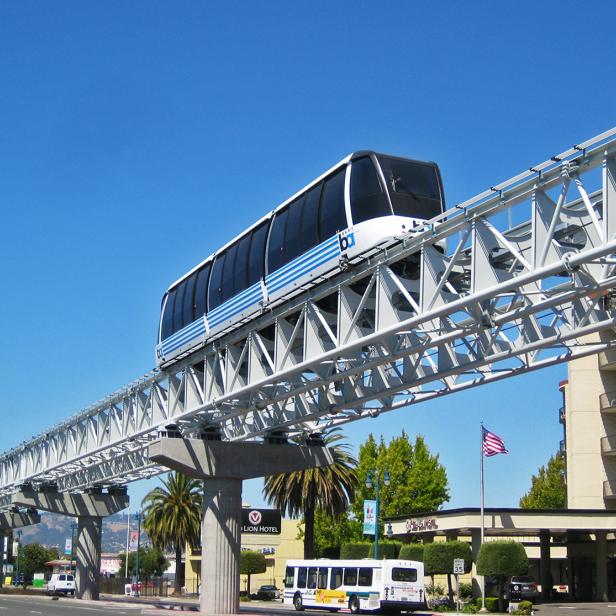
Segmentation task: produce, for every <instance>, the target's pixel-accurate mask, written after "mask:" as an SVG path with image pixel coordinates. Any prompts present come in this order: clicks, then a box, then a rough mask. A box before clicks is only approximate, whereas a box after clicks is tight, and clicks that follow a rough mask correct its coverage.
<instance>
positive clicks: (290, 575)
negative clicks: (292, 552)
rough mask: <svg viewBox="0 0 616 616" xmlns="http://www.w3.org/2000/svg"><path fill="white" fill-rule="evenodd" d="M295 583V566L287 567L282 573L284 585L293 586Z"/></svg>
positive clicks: (286, 586)
mask: <svg viewBox="0 0 616 616" xmlns="http://www.w3.org/2000/svg"><path fill="white" fill-rule="evenodd" d="M294 583H295V567H287V569H286V571H285V574H284V587H285V588H293V584H294Z"/></svg>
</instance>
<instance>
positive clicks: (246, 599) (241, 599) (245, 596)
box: [240, 595, 251, 603]
mask: <svg viewBox="0 0 616 616" xmlns="http://www.w3.org/2000/svg"><path fill="white" fill-rule="evenodd" d="M250 600H251V599H250V595H240V601H241V602H242V603H244V602H246V601H250Z"/></svg>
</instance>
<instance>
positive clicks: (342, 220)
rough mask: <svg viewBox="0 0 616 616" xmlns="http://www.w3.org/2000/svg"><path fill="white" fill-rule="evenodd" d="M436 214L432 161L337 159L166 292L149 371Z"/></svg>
mask: <svg viewBox="0 0 616 616" xmlns="http://www.w3.org/2000/svg"><path fill="white" fill-rule="evenodd" d="M443 210H444V195H443V186H442V181H441V175H440V172H439V168H438V166H437V165H436V164H435V163H432V162H422V161H417V160H410V159H406V158H398V157H395V156H389V155H385V154H377V153H376V152H370V151H362V152H356V153H354V154H351V155H349V156H347V157H346V158H344V159H343V160H342V161H340V162H339V163H338V164H337V165H335V166H334V167H332V168H331V169H329V170H328V171H327V172H325V173H324V174H323V175H321V176H320V177H318V178H317V179H316V180H314V181H313V182H311V183H310V184H308V186H306V187H305V188H303V189H302V190H300V191H299V192H298V193H296V194H295V195H293V196H292V197H291V198H290V199H288V200H287V201H285V202H284V203H282V204H281V205H280V206H279V207H277V208H276V209H275V210H273V211H272V212H270V213H269V214H267V215H266V216H264V217H263V218H262V219H261V220H259V221H258V222H257V223H255V224H254V225H253V226H252V227H250V228H249V229H248V230H246V231H245V232H243V233H242V234H241V235H239V236H238V237H236V238H235V239H233V240H232V241H231V242H229V243H228V244H226V245H225V246H223V247H222V248H220V249H219V250H218V251H216V252H215V253H214V254H213V255H211V256H209V257H208V258H207V259H205V261H203V262H202V263H201V264H199V265H198V266H197V267H195V268H194V269H193V270H191V271H190V272H188V273H187V274H186V275H185V276H183V277H182V278H180V279H179V280H177V281H176V282H174V283H173V284H172V285H171V286H170V287H169V289H168V290H167V292H166V293H165V295H164V297H163V300H162V309H161V318H160V325H159V330H158V344H157V346H156V360H157V364H158V365H159V366H160V367H163V366H165V365H167V364H169V363H171V362H173V361H174V360H176V359H177V358H178V357H180V356H182V355H184V354H186V353H187V352H188V351H191V350H193V349H194V348H196V347H198V346H201V345H203V344H205V343H206V342H207V341H208V340H209V339H210V338H212V337H215V336H216V335H218V334H220V333H221V332H223V331H225V330H228V329H229V328H231V327H233V326H234V325H235V324H236V323H238V322H240V321H244V320H246V319H250V318H251V317H252V316H253V315H256V314H257V313H259V312H260V311H261V310H262V309H263V308H264V307H265V306H269V305H272V304H275V303H278V302H279V301H282V300H283V299H285V298H286V297H288V296H290V295H293V294H294V293H295V292H297V291H298V290H299V289H301V288H304V287H305V286H307V285H309V284H311V283H314V282H315V280H316V279H319V280H322V279H323V278H327V277H328V276H333V275H334V274H335V273H336V272H337V271H339V269H340V268H341V267H346V266H347V265H348V263H349V261H352V260H354V259H356V258H358V257H361V255H362V254H365V253H367V252H368V251H369V250H370V249H371V248H374V247H375V246H378V245H380V244H382V243H384V242H387V241H391V240H393V239H395V238H399V237H402V236H404V235H406V234H408V233H412V232H413V230H414V229H415V228H416V227H417V226H418V225H419V224H420V223H423V222H424V221H426V220H429V219H431V218H434V217H435V216H438V215H439V214H441V213H442V212H443Z"/></svg>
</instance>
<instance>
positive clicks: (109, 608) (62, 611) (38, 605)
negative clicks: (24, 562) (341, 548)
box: [0, 595, 616, 616]
mask: <svg viewBox="0 0 616 616" xmlns="http://www.w3.org/2000/svg"><path fill="white" fill-rule="evenodd" d="M150 601H152V602H151V603H150ZM155 601H156V600H149V601H148V602H145V601H143V600H141V601H140V600H130V599H128V600H123V599H118V600H102V601H79V600H76V599H73V598H70V597H66V598H65V597H60V598H52V597H48V596H44V595H41V596H36V595H29V596H26V595H21V596H20V595H11V596H7V595H0V616H81V615H83V616H97V615H98V616H115V615H116V614H118V615H120V614H122V615H126V616H142V615H145V616H154V615H160V616H162V615H164V614H180V613H192V614H195V616H196V615H197V614H198V613H199V612H197V610H198V607H197V604H196V603H192V602H187V601H182V602H181V603H179V602H178V604H177V605H176V607H177V608H183V610H182V611H180V610H179V609H178V610H177V611H175V610H174V611H169V610H168V609H163V606H164V607H167V608H168V607H171V606H172V605H173V601H169V602H167V601H165V600H159V601H158V602H157V604H155ZM240 610H241V614H242V616H267V615H269V614H275V615H276V616H292V615H296V614H297V612H296V611H295V610H294V609H293V608H292V607H291V606H285V605H282V604H281V603H278V602H275V603H274V602H271V603H269V602H261V601H259V602H253V603H251V604H244V603H243V604H241V606H240ZM345 612H347V613H348V610H341V611H340V613H345ZM578 612H584V616H616V602H613V603H552V604H545V605H537V606H536V607H535V616H568V615H569V614H576V613H578ZM305 613H306V614H307V616H310V615H311V614H315V615H316V614H329V613H330V612H325V611H323V610H308V611H307V612H305ZM416 614H418V615H419V614H432V612H417V613H416Z"/></svg>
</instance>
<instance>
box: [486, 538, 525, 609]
mask: <svg viewBox="0 0 616 616" xmlns="http://www.w3.org/2000/svg"><path fill="white" fill-rule="evenodd" d="M527 572H528V557H527V556H526V551H525V550H524V547H523V546H522V544H521V543H517V542H515V541H490V542H489V543H484V544H482V545H481V547H480V548H479V554H478V555H477V573H478V574H479V575H494V576H496V577H497V578H498V604H499V611H501V612H502V611H503V582H504V581H505V578H506V577H510V576H512V575H524V574H525V573H527Z"/></svg>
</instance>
